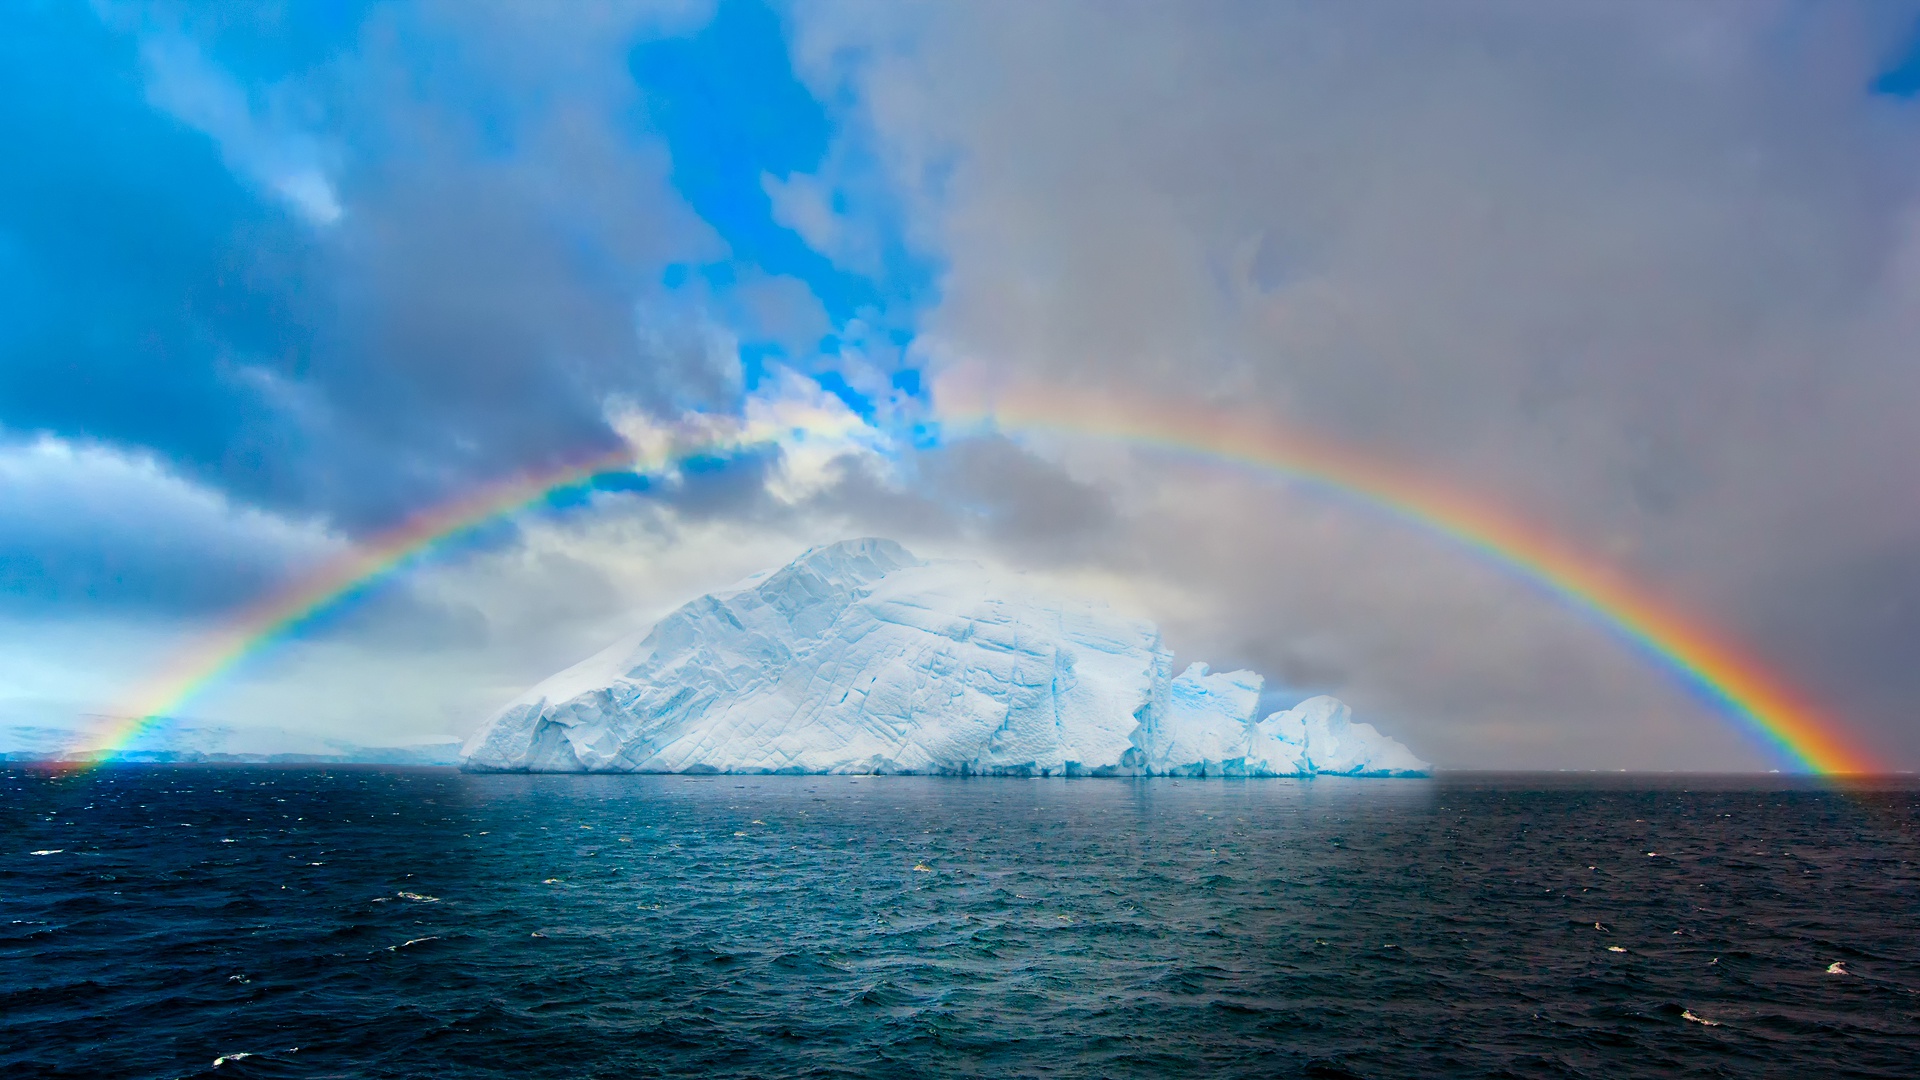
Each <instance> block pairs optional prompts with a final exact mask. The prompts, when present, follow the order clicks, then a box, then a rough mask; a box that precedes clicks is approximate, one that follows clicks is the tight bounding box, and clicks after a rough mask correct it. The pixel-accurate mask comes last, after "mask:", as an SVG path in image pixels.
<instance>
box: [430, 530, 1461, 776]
mask: <svg viewBox="0 0 1920 1080" xmlns="http://www.w3.org/2000/svg"><path fill="white" fill-rule="evenodd" d="M1172 664H1173V654H1172V653H1171V652H1170V651H1169V650H1168V649H1167V648H1166V647H1165V645H1164V644H1163V643H1162V642H1161V640H1160V632H1159V630H1158V629H1156V628H1155V627H1154V626H1153V624H1152V623H1148V622H1142V621H1138V620H1133V619H1127V618H1123V617H1121V616H1119V615H1117V614H1115V613H1114V612H1112V611H1110V610H1108V609H1107V608H1106V607H1104V606H1101V605H1095V604H1088V603H1084V602H1079V601H1073V600H1063V599H1060V598H1057V597H1052V596H1047V595H1045V594H1042V593H1040V592H1038V591H1036V590H1035V589H1034V588H1033V587H1032V586H1031V585H1030V584H1029V583H1028V582H1026V581H1025V580H1023V579H1021V578H1019V577H1017V576H1012V577H1008V576H996V575H993V574H990V573H989V572H987V571H986V570H984V569H983V568H982V567H980V566H979V565H977V564H975V563H971V562H963V561H958V560H922V559H918V558H915V557H914V556H913V555H912V554H911V553H910V552H908V551H907V550H906V549H905V548H903V547H901V546H900V545H899V544H897V543H895V542H893V541H891V540H878V539H865V540H849V541H846V542H844V543H839V544H833V545H831V546H828V547H822V548H815V549H813V550H811V551H809V552H807V553H806V554H804V555H802V556H801V557H800V558H798V559H796V560H794V561H793V562H792V563H790V564H788V565H787V566H785V567H782V568H781V569H779V570H777V571H773V572H771V573H768V574H762V575H755V576H754V577H753V578H749V579H748V580H747V582H745V583H743V584H742V585H740V586H738V587H736V588H734V589H730V590H726V591H722V592H718V593H712V594H709V595H707V596H703V597H701V598H699V599H698V600H695V601H693V602H692V603H689V604H687V605H685V606H684V607H681V608H680V609H679V610H677V611H675V612H673V613H672V614H670V615H668V616H667V617H666V618H664V619H662V620H661V621H660V622H659V623H657V624H656V625H655V626H654V627H653V628H652V630H651V631H649V632H646V633H644V634H641V635H635V636H633V637H629V638H627V639H624V640H622V641H619V642H616V643H615V644H613V645H612V646H610V647H609V648H607V649H605V650H603V651H601V652H600V653H598V654H596V655H594V656H593V657H590V658H589V659H587V660H584V661H582V662H581V663H579V664H576V665H575V666H573V667H571V668H569V669H567V670H565V671H562V672H560V673H559V674H557V675H554V676H553V677H551V678H549V679H547V680H546V681H545V682H543V683H541V684H540V685H538V686H536V687H534V688H533V689H531V690H529V691H528V692H527V693H526V694H524V695H522V696H521V697H520V698H518V699H517V700H515V701H514V702H512V703H511V704H509V705H507V706H506V708H504V709H502V710H501V711H500V712H499V713H497V714H496V715H495V716H494V717H493V718H492V719H491V720H489V721H488V722H487V723H486V725H485V726H483V727H482V728H481V729H480V731H478V732H477V733H476V734H475V735H474V736H473V737H472V738H471V739H469V740H468V741H467V744H466V747H465V748H464V750H463V755H464V764H465V766H466V767H467V768H469V769H473V770H476V771H489V772H493V771H532V772H694V773H707V772H728V773H769V772H771V773H825V772H835V773H944V774H962V775H964V774H976V773H977V774H989V775H1014V776H1028V775H1042V776H1044V775H1056V774H1058V775H1065V776H1076V775H1176V776H1223V775H1224V776H1303V775H1313V774H1316V773H1340V774H1345V775H1351V776H1404V775H1416V774H1421V773H1424V772H1425V771H1426V770H1427V768H1428V766H1427V764H1426V763H1425V762H1423V761H1421V760H1419V759H1418V758H1416V757H1414V756H1413V754H1412V753H1410V752H1409V751H1408V750H1407V748H1406V747H1404V746H1402V745H1400V743H1398V742H1396V741H1394V740H1393V739H1390V738H1388V737H1386V736H1384V735H1382V734H1380V733H1379V732H1378V731H1375V730H1374V728H1373V727H1372V726H1371V725H1369V724H1356V723H1353V722H1352V720H1351V714H1350V713H1349V711H1348V709H1347V707H1346V706H1345V705H1344V704H1342V703H1340V702H1339V701H1336V700H1335V699H1333V698H1329V697H1317V698H1312V699H1309V700H1307V701H1304V702H1302V703H1300V704H1299V705H1297V706H1295V707H1294V708H1292V709H1288V710H1286V711H1285V712H1277V713H1273V714H1272V715H1270V716H1268V717H1267V718H1266V719H1264V720H1261V719H1259V718H1258V706H1259V701H1260V691H1261V688H1262V686H1263V685H1264V680H1262V679H1261V677H1260V676H1259V675H1257V674H1255V673H1254V672H1251V671H1231V672H1223V673H1217V674H1216V673H1213V672H1211V671H1210V670H1209V669H1208V668H1207V666H1206V665H1205V664H1194V665H1192V666H1190V667H1189V668H1187V670H1186V671H1184V672H1182V673H1181V674H1180V675H1179V676H1178V677H1175V676H1174V675H1173V672H1172Z"/></svg>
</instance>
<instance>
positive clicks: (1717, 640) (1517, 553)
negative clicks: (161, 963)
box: [93, 386, 1884, 776]
mask: <svg viewBox="0 0 1920 1080" xmlns="http://www.w3.org/2000/svg"><path fill="white" fill-rule="evenodd" d="M943 423H944V424H945V425H947V426H950V427H951V429H952V431H954V432H959V433H964V432H966V431H968V430H969V429H973V430H976V431H993V432H997V433H1000V434H1004V435H1007V436H1011V437H1016V438H1018V437H1061V438H1068V439H1095V440H1103V441H1110V442H1115V443H1120V444H1123V445H1125V446H1128V447H1133V448H1137V449H1141V450H1146V451H1151V452H1157V453H1162V454H1167V455H1171V456H1174V457H1177V458H1183V459H1186V460H1191V461H1194V462H1198V463H1201V464H1203V465H1209V466H1225V467H1231V468H1236V469H1240V470H1245V471H1250V472H1252V473H1255V474H1258V475H1261V476H1264V477H1267V478H1270V479H1273V480H1276V481H1278V482H1281V483H1284V484H1287V485H1290V486H1294V487H1298V488H1301V489H1303V490H1305V491H1307V492H1309V493H1312V494H1317V495H1321V496H1325V497H1328V498H1331V499H1335V500H1338V501H1341V502H1344V503H1348V504H1352V505H1358V506H1359V507H1361V508H1363V509H1365V510H1368V511H1371V512H1374V513H1377V514H1380V515H1384V516H1386V517H1388V518H1391V519H1394V520H1396V521H1398V522H1400V523H1402V524H1404V525H1406V526H1408V527H1411V528H1414V529H1417V530H1419V531H1421V532H1423V533H1425V534H1427V535H1429V536H1432V537H1435V538H1438V539H1440V540H1443V541H1445V542H1447V543H1449V544H1451V545H1452V546H1454V547H1455V548H1457V549H1459V550H1462V551H1464V552H1466V553H1468V554H1470V555H1472V556H1474V557H1476V558H1478V559H1479V560H1481V561H1483V562H1485V563H1487V564H1489V565H1492V566H1494V567H1496V568H1498V569H1500V570H1502V571H1504V572H1506V573H1508V574H1509V575H1511V576H1513V577H1516V578H1518V579H1520V580H1522V581H1524V582H1526V583H1528V584H1530V585H1532V586H1534V587H1535V588H1537V589H1538V590H1540V591H1541V592H1543V593H1544V594H1546V595H1548V596H1550V597H1551V598H1553V599H1554V600H1555V601H1556V602H1558V603H1560V604H1563V605H1565V606H1567V607H1569V608H1571V609H1573V610H1574V611H1576V612H1578V613H1580V614H1582V615H1585V616H1587V617H1589V618H1590V619H1592V620H1593V621H1595V622H1597V623H1599V624H1600V625H1602V626H1604V627H1605V628H1607V629H1608V630H1609V631H1610V632H1611V633H1612V634H1613V635H1614V636H1616V637H1617V638H1619V639H1621V640H1622V641H1624V642H1625V643H1626V644H1627V645H1629V646H1630V647H1632V648H1633V649H1635V650H1636V651H1638V652H1640V653H1641V654H1642V655H1644V656H1646V657H1647V658H1649V659H1650V660H1652V661H1653V662H1655V663H1656V664H1657V665H1658V666H1660V667H1661V668H1664V669H1665V670H1666V671H1667V672H1669V673H1670V674H1671V675H1672V676H1673V677H1674V678H1676V679H1677V680H1678V681H1679V682H1680V683H1682V684H1683V685H1684V686H1686V687H1687V688H1689V689H1690V690H1691V691H1693V692H1694V693H1695V694H1696V695H1697V696H1699V697H1700V698H1701V699H1703V700H1704V701H1706V702H1707V703H1709V704H1710V705H1711V706H1712V707H1713V708H1714V709H1715V711H1716V712H1717V713H1718V714H1719V715H1721V716H1722V717H1724V718H1726V720H1727V721H1728V722H1730V723H1731V724H1732V725H1733V726H1735V727H1736V728H1737V729H1739V730H1740V731H1741V732H1742V733H1743V734H1744V735H1746V736H1747V737H1749V738H1750V739H1752V740H1754V741H1755V742H1757V743H1758V744H1759V745H1760V746H1761V747H1762V748H1763V749H1765V750H1766V751H1767V752H1768V753H1769V754H1770V756H1772V757H1774V758H1776V759H1777V760H1778V761H1779V762H1780V763H1781V764H1782V765H1783V766H1784V767H1787V768H1790V769H1792V770H1794V771H1805V772H1813V773H1820V774H1826V775H1835V776H1845V775H1861V774H1869V773H1874V772H1879V771H1884V770H1883V769H1882V768H1881V767H1880V765H1879V763H1878V762H1877V761H1876V760H1875V759H1874V758H1873V757H1872V756H1871V755H1869V754H1867V753H1866V752H1865V751H1864V750H1862V749H1861V748H1860V747H1859V746H1858V745H1857V744H1856V743H1855V742H1854V740H1853V739H1852V737H1851V736H1850V735H1849V734H1848V733H1847V732H1846V731H1845V729H1844V726H1843V725H1842V724H1841V723H1840V721H1839V720H1838V719H1837V718H1835V717H1833V716H1830V715H1828V714H1826V713H1825V712H1823V711H1822V710H1820V709H1819V708H1817V707H1815V706H1814V705H1813V704H1812V703H1811V702H1810V701H1808V700H1807V699H1806V698H1805V697H1803V696H1802V695H1801V694H1799V693H1798V692H1797V691H1795V690H1794V689H1793V688H1792V687H1791V686H1789V685H1788V684H1787V683H1786V682H1785V681H1784V680H1782V679H1780V678H1778V677H1777V676H1775V675H1774V674H1773V673H1772V672H1771V671H1769V669H1768V668H1767V666H1766V665H1765V664H1764V663H1763V662H1761V661H1759V660H1757V659H1756V658H1754V657H1752V656H1750V655H1748V654H1747V653H1746V652H1745V651H1744V650H1743V649H1741V648H1740V647H1738V646H1737V645H1736V644H1734V643H1732V642H1730V641H1729V640H1727V638H1726V637H1725V635H1723V634H1721V633H1718V632H1716V631H1715V630H1713V629H1712V628H1710V627H1708V626H1706V625H1705V624H1703V623H1701V622H1699V621H1697V620H1695V619H1693V618H1691V617H1689V616H1688V615H1687V614H1686V613H1685V612H1683V611H1681V610H1679V609H1678V608H1676V607H1675V606H1674V605H1672V604H1671V603H1669V602H1667V601H1666V600H1664V599H1662V598H1661V597H1659V596H1658V595H1656V593H1655V592H1654V591H1653V590H1652V589H1651V588H1649V587H1647V586H1645V585H1643V584H1641V583H1638V582H1635V581H1633V580H1631V579H1630V578H1628V577H1627V576H1626V575H1624V574H1622V573H1620V572H1619V570H1618V569H1616V568H1615V567H1613V566H1612V565H1610V564H1609V563H1608V562H1606V561H1605V560H1602V559H1598V558H1595V557H1593V556H1590V555H1587V554H1585V553H1583V552H1581V551H1579V550H1578V549H1576V548H1575V547H1574V546H1572V545H1570V544H1568V543H1566V542H1565V541H1564V540H1562V539H1560V538H1558V537H1556V536H1554V535H1552V534H1550V533H1549V532H1547V531H1545V530H1543V529H1540V528H1538V527H1537V526H1533V525H1531V524H1529V523H1527V522H1525V521H1522V520H1520V519H1518V518H1516V517H1514V516H1512V515H1511V514H1508V513H1506V512H1503V511H1501V510H1500V509H1498V508H1496V507H1492V506H1489V505H1487V504H1485V503H1483V502H1480V501H1477V500H1474V499H1472V498H1470V497H1468V496H1466V495H1465V494H1463V493H1460V492H1458V491H1453V490H1449V489H1448V488H1446V487H1445V486H1443V485H1440V484H1438V483H1436V482H1435V481H1434V480H1433V479H1432V478H1430V477H1425V476H1422V475H1419V474H1417V473H1416V472H1414V471H1412V470H1407V469H1404V468H1400V467H1397V466H1394V465H1392V464H1389V463H1386V462H1383V461H1380V460H1378V459H1376V458H1372V457H1369V456H1367V455H1365V454H1362V453H1360V452H1358V451H1355V450H1353V449H1352V448H1349V447H1345V446H1341V445H1339V444H1337V443H1334V442H1332V441H1330V440H1327V439H1323V438H1320V437H1317V436H1310V435H1306V434H1303V433H1300V432H1294V431H1286V430H1282V429H1278V428H1276V427H1274V426H1273V425H1272V424H1271V423H1267V422H1262V421H1260V420H1258V419H1255V418H1251V417H1245V416H1241V415H1238V414H1235V413H1232V412H1230V411H1227V410H1221V409H1210V408H1196V407H1189V406H1181V405H1178V404H1174V403H1167V402H1156V403H1153V404H1151V405H1148V404H1145V403H1141V402H1135V401H1128V400H1123V399H1118V398H1100V397H1092V396H1088V395H1084V394H1080V393H1076V392H1069V391H1066V390H1063V389H1060V388H1046V387H1031V386H1029V387H1019V388H1016V389H1015V390H1012V391H1003V392H999V393H996V394H995V395H994V396H993V398H992V400H991V402H990V403H988V404H985V405H983V406H981V407H978V408H972V409H961V410H957V411H949V412H947V413H946V414H945V415H944V419H943ZM704 430H705V434H703V435H700V436H699V437H697V438H695V439H694V440H692V441H686V440H682V441H680V442H679V444H678V446H677V448H676V449H675V450H674V451H673V452H672V453H666V452H663V451H662V450H661V449H659V448H658V447H656V448H655V449H654V450H653V451H651V452H649V453H644V454H643V453H637V452H636V451H635V450H633V449H622V450H620V451H617V452H614V453H609V454H604V455H601V456H598V457H594V458H590V459H587V460H582V461H577V462H573V463H569V464H565V465H559V466H555V467H552V468H549V469H546V470H542V471H536V472H530V473H525V474H522V475H519V476H516V477H513V478H511V479H508V480H505V481H502V482H499V483H496V484H493V485H491V486H488V487H484V488H482V489H480V490H477V491H475V492H473V493H472V494H470V495H467V496H466V497H464V498H461V499H458V500H454V501H452V502H448V503H445V504H443V505H440V506H438V507H435V508H433V509H431V510H429V511H427V512H425V513H422V514H419V515H417V516H415V517H413V518H410V519H408V520H407V521H405V522H403V523H402V524H400V525H399V526H398V527H396V528H394V529H392V530H390V531H388V532H385V533H382V534H380V535H378V536H375V537H373V538H371V539H369V540H367V541H365V542H363V543H362V544H360V545H358V546H357V547H355V548H354V549H352V550H350V551H348V552H346V553H344V554H342V555H340V556H339V557H337V558H335V559H333V560H331V561H329V562H327V563H325V564H323V565H321V566H319V567H318V568H316V569H315V570H313V571H311V572H310V573H308V574H306V575H305V576H303V577H302V578H300V579H299V580H298V581H296V582H294V583H293V584H292V585H291V586H288V587H286V588H284V589H283V590H281V591H279V592H276V593H274V594H271V595H269V596H266V597H264V598H263V599H261V600H260V601H258V602H256V603H254V604H252V605H250V606H249V607H247V608H245V609H244V610H242V611H240V612H238V613H236V614H235V615H233V616H232V617H231V618H230V619H229V620H228V621H227V622H226V623H225V624H224V625H223V626H221V627H220V628H219V629H218V630H216V631H215V632H213V633H211V634H209V635H207V636H206V637H205V638H204V639H203V640H201V641H199V642H197V643H196V644H195V645H194V647H193V648H192V649H191V650H190V651H189V652H187V653H185V654H183V655H182V656H181V657H179V658H178V659H177V660H175V662H174V663H172V664H170V665H169V666H168V667H167V668H166V670H165V671H164V672H163V673H162V675H161V676H160V677H159V678H158V679H156V680H155V681H153V682H152V683H150V684H148V685H146V686H145V687H143V688H142V689H141V690H140V691H139V693H138V694H137V695H136V696H135V697H133V698H132V699H130V701H129V704H128V705H127V706H125V707H123V708H122V709H120V710H117V713H118V716H119V717H120V718H119V719H117V720H116V721H114V724H113V726H112V727H111V728H109V729H106V730H103V731H101V732H99V733H98V734H97V735H96V738H95V739H94V743H93V745H94V748H95V753H96V756H97V758H99V759H105V758H110V757H111V756H112V754H113V753H114V752H115V751H117V750H118V749H120V748H122V747H124V746H126V745H127V744H128V743H130V742H131V741H132V740H134V739H135V738H137V737H138V736H139V735H140V734H142V733H143V732H145V731H147V730H148V729H150V728H152V727H154V726H156V725H158V724H160V723H162V722H164V721H165V720H166V719H167V718H168V717H170V716H174V715H177V714H178V713H179V712H180V710H181V709H182V707H183V706H185V705H187V704H189V703H190V702H191V701H192V700H193V699H194V698H196V697H197V696H199V695H200V694H201V693H203V692H205V691H206V690H208V689H209V688H211V687H212V686H214V685H216V684H218V683H219V682H220V681H221V680H222V679H223V678H225V677H227V676H229V675H230V674H232V673H233V672H234V671H235V670H236V669H237V668H239V667H241V666H242V665H243V664H245V662H246V661H248V660H249V659H250V658H252V657H254V656H255V655H258V654H260V653H263V652H266V651H268V650H270V649H271V648H272V647H273V646H274V645H276V644H277V643H279V642H282V641H285V640H288V639H290V638H292V637H294V636H295V635H297V634H298V633H299V631H300V630H301V629H302V628H303V627H305V626H307V625H309V624H310V623H311V622H312V621H313V620H315V619H317V618H318V617H320V616H322V615H324V614H325V613H326V612H328V611H329V610H331V609H333V608H334V607H336V606H338V605H340V604H342V603H343V602H345V601H347V600H348V599H350V598H351V597H353V596H356V595H359V594H360V593H362V592H364V591H366V590H367V589H369V588H371V587H372V586H374V585H376V584H378V583H380V582H381V581H384V580H386V579H388V578H390V577H392V576H394V575H396V574H399V573H403V572H404V571H406V570H407V569H408V568H410V567H413V566H416V565H418V564H420V563H421V562H424V561H426V560H427V559H429V558H431V557H432V556H433V555H434V554H435V553H436V552H437V551H439V550H440V549H442V548H443V547H445V546H447V545H449V544H450V543H451V542H453V541H454V540H455V539H457V538H459V537H461V536H464V535H467V534H469V533H471V532H472V531H473V530H475V529H477V528H480V527H482V526H485V525H488V524H490V523H495V522H499V521H502V520H506V519H511V518H514V517H516V516H518V515H521V514H523V513H526V512H529V511H532V510H535V509H538V508H540V507H543V506H548V505H552V504H553V503H554V502H555V501H556V500H558V499H559V497H561V496H564V495H566V494H568V493H569V492H580V491H588V490H591V489H592V488H594V487H596V486H600V485H602V484H605V483H607V482H608V481H610V480H613V479H616V478H617V479H621V480H624V481H626V482H628V485H629V486H631V483H632V482H633V481H635V480H638V479H642V478H647V477H653V476H657V475H660V474H662V473H664V472H665V471H667V470H668V469H670V468H671V467H672V465H673V463H674V462H675V461H681V460H685V459H686V458H690V457H696V456H704V455H717V454H724V453H727V452H734V451H740V450H745V449H750V448H755V447H766V446H771V445H774V444H776V443H777V442H778V440H779V438H780V437H781V435H782V434H800V435H804V434H805V433H804V432H786V433H782V432H776V431H770V430H767V429H766V428H765V427H764V426H760V427H757V428H748V429H741V428H727V427H724V426H708V427H707V428H705V429H704Z"/></svg>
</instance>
